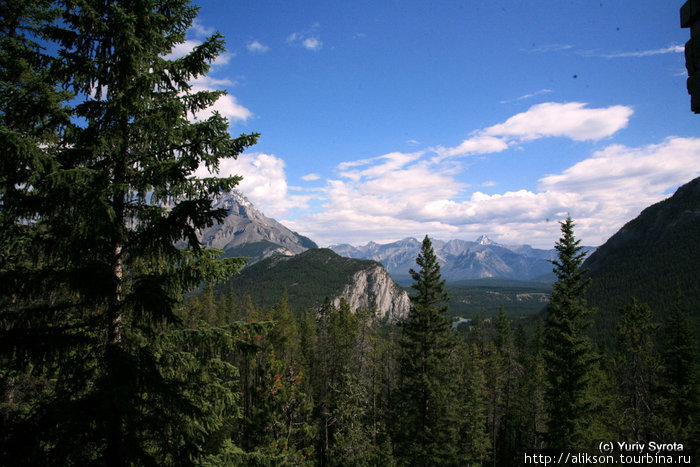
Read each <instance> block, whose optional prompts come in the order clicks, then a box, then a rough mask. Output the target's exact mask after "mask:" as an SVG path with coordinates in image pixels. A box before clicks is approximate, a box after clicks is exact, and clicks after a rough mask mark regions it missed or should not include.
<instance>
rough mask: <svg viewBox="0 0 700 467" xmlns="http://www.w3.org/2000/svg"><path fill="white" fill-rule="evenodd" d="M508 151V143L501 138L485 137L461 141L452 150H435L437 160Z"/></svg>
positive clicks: (439, 148)
mask: <svg viewBox="0 0 700 467" xmlns="http://www.w3.org/2000/svg"><path fill="white" fill-rule="evenodd" d="M506 149H508V143H506V142H505V141H504V140H503V139H501V138H496V137H494V136H487V135H475V136H473V137H472V138H469V139H466V140H464V141H462V143H461V144H460V145H459V146H456V147H454V148H443V147H442V146H439V147H437V148H436V149H435V152H436V153H437V154H438V156H439V159H442V158H445V157H454V156H467V155H473V154H491V153H495V152H501V151H505V150H506Z"/></svg>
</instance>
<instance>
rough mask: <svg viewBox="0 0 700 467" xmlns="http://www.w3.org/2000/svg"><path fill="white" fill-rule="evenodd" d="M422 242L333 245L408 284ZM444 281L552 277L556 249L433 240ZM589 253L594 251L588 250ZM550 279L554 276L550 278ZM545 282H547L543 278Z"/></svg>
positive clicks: (484, 241)
mask: <svg viewBox="0 0 700 467" xmlns="http://www.w3.org/2000/svg"><path fill="white" fill-rule="evenodd" d="M420 247H421V243H420V242H419V241H418V240H416V239H415V238H405V239H403V240H399V241H398V242H393V243H387V244H383V245H380V244H378V243H374V242H369V243H368V244H366V245H363V246H357V247H355V246H352V245H347V244H343V245H332V246H330V248H331V249H332V250H333V251H335V252H336V253H338V254H340V255H343V256H348V257H351V258H358V259H372V260H375V261H379V262H380V263H382V264H383V265H384V266H385V267H386V268H387V270H388V271H389V273H390V274H391V275H392V277H394V278H395V279H396V280H397V281H399V282H402V283H406V282H409V281H410V278H409V274H408V271H409V269H411V268H413V269H415V268H416V264H415V260H416V257H417V256H418V254H419V253H420ZM433 249H434V250H435V254H436V256H437V257H438V261H439V263H440V268H441V272H442V276H443V278H445V279H447V280H448V281H458V280H465V279H483V278H489V277H501V278H508V279H517V280H535V279H540V278H543V277H547V278H548V277H549V275H552V264H551V263H550V260H552V259H554V258H555V257H556V250H554V249H551V250H540V249H536V248H532V247H531V246H529V245H514V246H513V245H500V244H498V243H496V242H494V241H492V240H491V239H489V238H488V237H487V236H486V235H482V236H480V237H479V238H477V239H476V241H474V242H470V241H466V240H450V241H447V242H445V241H441V240H433ZM587 249H588V250H589V251H592V250H593V248H590V247H587ZM552 276H553V275H552ZM543 280H545V281H546V280H547V279H543Z"/></svg>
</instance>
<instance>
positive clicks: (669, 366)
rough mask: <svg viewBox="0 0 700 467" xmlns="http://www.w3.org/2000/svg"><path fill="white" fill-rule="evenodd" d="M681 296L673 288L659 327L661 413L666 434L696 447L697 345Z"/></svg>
mask: <svg viewBox="0 0 700 467" xmlns="http://www.w3.org/2000/svg"><path fill="white" fill-rule="evenodd" d="M695 335H697V333H696V332H693V326H692V322H691V320H690V316H689V313H688V310H687V308H686V305H685V303H684V297H683V295H682V293H681V291H680V289H676V296H675V299H674V301H673V307H672V308H671V312H670V313H669V314H668V315H667V317H666V320H665V321H664V323H663V326H662V328H661V340H660V345H661V352H660V354H661V362H662V368H663V369H662V372H663V380H662V382H661V391H662V397H661V401H660V403H661V405H662V408H661V410H662V412H663V414H664V416H665V419H666V422H667V425H668V426H667V428H666V429H667V430H668V433H669V435H671V436H673V438H674V439H678V440H679V442H686V443H687V444H688V443H689V444H690V445H691V446H692V447H694V448H697V446H698V444H697V440H698V437H697V436H698V434H700V395H699V393H700V387H699V386H700V384H698V383H699V378H698V346H697V342H698V341H697V340H696V339H695Z"/></svg>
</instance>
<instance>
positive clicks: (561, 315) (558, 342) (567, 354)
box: [544, 217, 598, 449]
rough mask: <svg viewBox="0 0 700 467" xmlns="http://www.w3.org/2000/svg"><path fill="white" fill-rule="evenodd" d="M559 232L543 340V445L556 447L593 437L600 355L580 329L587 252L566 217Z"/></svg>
mask: <svg viewBox="0 0 700 467" xmlns="http://www.w3.org/2000/svg"><path fill="white" fill-rule="evenodd" d="M561 231H562V237H561V238H560V239H559V241H557V243H556V244H555V248H556V249H557V258H558V259H557V260H555V261H553V264H554V266H555V268H554V272H555V274H556V276H557V280H556V282H555V283H554V285H553V289H552V296H551V300H550V303H549V306H548V308H547V321H546V326H545V339H544V357H545V362H546V365H547V377H548V381H549V385H548V388H547V392H546V403H547V408H548V413H549V420H548V424H547V427H548V433H547V444H548V446H549V447H550V448H556V449H573V448H580V449H583V448H586V447H587V443H588V442H590V441H591V439H590V438H591V433H590V427H591V425H592V419H593V417H594V416H595V415H594V401H592V400H591V393H592V391H593V374H594V373H595V372H596V370H597V358H598V357H597V355H596V353H595V351H594V349H593V345H592V343H591V341H590V339H589V338H588V336H586V335H585V334H584V330H585V329H586V327H588V325H589V324H590V323H589V321H588V319H587V318H588V316H589V315H590V314H591V313H592V310H590V309H589V308H588V307H587V306H586V300H585V299H584V296H583V294H584V292H585V290H586V287H587V286H588V282H589V281H588V280H586V279H585V278H584V271H583V270H581V268H580V266H581V264H582V263H583V259H584V257H585V253H584V252H581V249H582V247H580V246H579V242H580V241H579V240H577V239H575V238H574V222H573V221H572V219H571V218H570V217H569V218H567V219H566V220H565V221H564V222H562V223H561Z"/></svg>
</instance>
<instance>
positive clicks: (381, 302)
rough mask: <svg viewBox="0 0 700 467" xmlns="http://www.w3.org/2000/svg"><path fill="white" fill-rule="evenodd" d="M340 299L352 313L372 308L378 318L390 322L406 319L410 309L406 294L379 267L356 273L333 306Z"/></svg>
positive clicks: (337, 304)
mask: <svg viewBox="0 0 700 467" xmlns="http://www.w3.org/2000/svg"><path fill="white" fill-rule="evenodd" d="M342 298H344V299H345V300H347V302H348V304H349V305H350V309H351V310H352V311H356V310H357V309H358V308H372V309H374V310H376V311H377V315H378V318H380V319H382V320H387V321H391V322H394V321H398V320H401V319H404V318H405V317H407V316H408V310H409V308H410V307H411V300H410V299H409V297H408V293H407V292H406V291H405V290H403V289H402V288H400V287H399V286H398V285H396V283H395V282H394V281H393V279H392V278H391V277H390V276H389V274H388V273H387V272H386V269H384V268H383V267H381V266H379V265H377V266H374V267H371V268H368V269H363V270H361V271H357V272H356V273H355V274H354V275H353V277H352V281H351V282H350V283H349V284H348V285H347V286H346V287H345V289H344V290H343V293H342V294H340V296H339V297H337V298H336V299H335V301H334V305H335V306H339V305H340V300H341V299H342Z"/></svg>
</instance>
